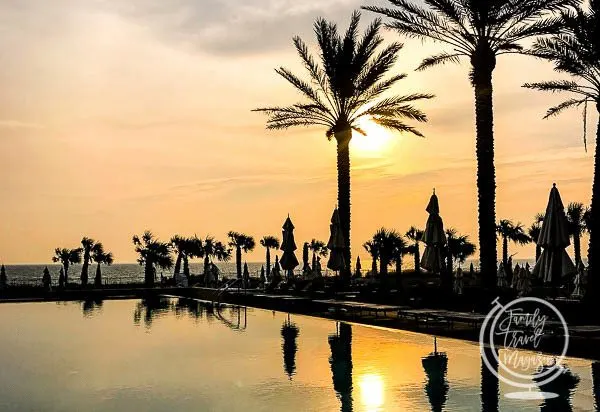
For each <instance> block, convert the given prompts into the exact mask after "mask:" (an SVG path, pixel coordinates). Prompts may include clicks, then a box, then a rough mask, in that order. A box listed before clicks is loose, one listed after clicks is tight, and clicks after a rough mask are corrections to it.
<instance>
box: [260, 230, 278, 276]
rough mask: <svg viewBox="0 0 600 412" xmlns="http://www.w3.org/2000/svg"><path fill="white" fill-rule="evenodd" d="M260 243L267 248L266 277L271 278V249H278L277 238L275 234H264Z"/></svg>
mask: <svg viewBox="0 0 600 412" xmlns="http://www.w3.org/2000/svg"><path fill="white" fill-rule="evenodd" d="M260 244H261V246H262V247H264V248H265V249H266V250H267V257H266V259H267V279H271V249H275V250H277V249H279V239H277V238H276V237H275V236H264V237H263V238H262V239H261V240H260Z"/></svg>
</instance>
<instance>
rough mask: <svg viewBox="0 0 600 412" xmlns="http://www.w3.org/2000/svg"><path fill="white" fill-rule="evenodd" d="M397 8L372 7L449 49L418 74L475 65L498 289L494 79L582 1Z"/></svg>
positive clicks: (482, 189) (486, 214)
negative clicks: (499, 66) (503, 61)
mask: <svg viewBox="0 0 600 412" xmlns="http://www.w3.org/2000/svg"><path fill="white" fill-rule="evenodd" d="M389 1H390V3H392V4H393V5H394V6H396V7H395V8H392V9H390V8H384V7H375V6H368V7H364V8H365V9H367V10H371V11H374V12H376V13H379V14H383V15H385V16H388V17H391V18H392V21H391V22H390V23H388V24H387V27H388V28H391V29H394V30H396V31H397V32H399V33H400V34H402V35H406V36H408V37H413V38H417V39H421V40H433V41H434V42H438V43H442V44H445V45H446V46H447V47H448V48H449V49H450V50H449V51H445V52H441V53H439V54H436V55H434V56H431V57H428V58H426V59H424V60H423V62H422V63H421V64H420V65H419V67H418V68H417V70H424V69H427V68H430V67H432V66H436V65H440V64H445V63H459V62H460V61H461V60H462V59H463V58H467V59H468V60H469V62H470V64H471V70H470V72H469V79H470V80H471V84H472V86H473V88H474V91H475V123H476V132H477V133H476V134H477V138H476V144H475V146H476V154H477V190H478V195H479V196H478V197H479V206H478V210H479V251H480V253H479V256H480V260H481V271H482V272H483V273H484V274H485V277H484V279H485V280H486V284H487V286H488V287H490V288H493V287H495V285H496V261H497V252H496V234H495V230H496V206H495V203H496V172H495V166H494V127H493V120H494V113H493V99H492V98H493V92H492V90H493V88H492V75H493V72H494V69H495V68H496V58H497V57H498V56H499V55H502V54H507V53H518V52H521V51H522V46H521V45H520V42H521V41H522V40H524V39H527V38H532V37H537V36H541V35H547V34H552V33H557V32H558V30H559V28H560V24H559V23H558V22H557V21H556V19H554V18H553V17H552V16H548V14H549V13H554V12H556V11H558V10H561V9H563V8H564V7H567V6H569V5H573V4H575V3H577V2H578V0H520V1H514V0H477V1H475V0H420V1H417V0H389Z"/></svg>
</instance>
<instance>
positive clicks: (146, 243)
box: [132, 230, 173, 286]
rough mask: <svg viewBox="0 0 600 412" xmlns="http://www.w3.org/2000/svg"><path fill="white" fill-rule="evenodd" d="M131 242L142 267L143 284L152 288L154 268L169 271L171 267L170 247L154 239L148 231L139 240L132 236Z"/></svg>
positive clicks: (137, 237)
mask: <svg viewBox="0 0 600 412" xmlns="http://www.w3.org/2000/svg"><path fill="white" fill-rule="evenodd" d="M132 241H133V244H134V246H135V251H136V253H138V254H139V258H138V263H139V264H140V266H144V283H145V284H146V285H147V286H154V276H155V274H156V268H157V267H158V268H161V269H170V268H171V267H172V266H173V257H172V256H171V245H170V243H165V242H161V241H160V240H158V239H157V238H155V237H154V235H153V234H152V232H150V231H149V230H146V231H145V232H144V233H143V234H142V237H141V238H140V237H139V236H137V235H134V236H133V238H132Z"/></svg>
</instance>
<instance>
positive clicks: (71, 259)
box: [52, 248, 83, 285]
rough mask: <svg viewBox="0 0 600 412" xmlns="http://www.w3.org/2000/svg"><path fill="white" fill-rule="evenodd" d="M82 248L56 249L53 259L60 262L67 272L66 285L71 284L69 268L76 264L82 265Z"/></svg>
mask: <svg viewBox="0 0 600 412" xmlns="http://www.w3.org/2000/svg"><path fill="white" fill-rule="evenodd" d="M82 252H83V251H82V250H81V248H77V249H67V248H56V249H55V250H54V256H53V257H52V261H53V262H59V263H60V264H61V265H62V266H63V269H64V271H65V285H68V284H69V266H71V265H74V264H76V263H81V253H82Z"/></svg>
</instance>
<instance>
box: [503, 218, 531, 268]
mask: <svg viewBox="0 0 600 412" xmlns="http://www.w3.org/2000/svg"><path fill="white" fill-rule="evenodd" d="M496 233H498V234H499V235H500V236H501V237H502V264H503V265H504V267H505V268H506V267H508V242H509V241H511V242H513V243H518V244H519V245H526V244H528V243H529V242H531V238H530V237H529V236H527V234H526V233H525V229H524V227H523V225H522V224H521V223H517V224H516V225H515V224H514V223H513V222H511V221H510V220H507V219H502V220H501V221H500V223H498V226H496Z"/></svg>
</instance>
